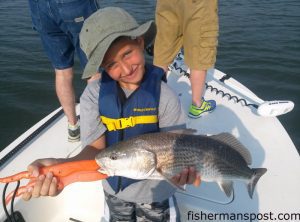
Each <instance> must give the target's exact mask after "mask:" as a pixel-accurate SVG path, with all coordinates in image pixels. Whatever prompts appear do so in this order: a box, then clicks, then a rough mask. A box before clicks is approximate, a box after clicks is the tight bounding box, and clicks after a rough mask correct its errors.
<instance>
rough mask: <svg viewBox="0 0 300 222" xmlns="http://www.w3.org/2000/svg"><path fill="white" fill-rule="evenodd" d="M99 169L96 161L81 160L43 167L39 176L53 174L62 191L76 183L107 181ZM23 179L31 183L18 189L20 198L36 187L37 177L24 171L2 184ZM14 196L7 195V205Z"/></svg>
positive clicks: (7, 178) (6, 178)
mask: <svg viewBox="0 0 300 222" xmlns="http://www.w3.org/2000/svg"><path fill="white" fill-rule="evenodd" d="M99 169H100V166H99V165H98V164H97V162H96V161H95V160H80V161H73V162H65V163H59V164H55V165H51V166H45V167H41V168H40V169H39V176H40V175H45V176H46V175H47V173H49V172H51V173H52V174H53V176H54V177H56V178H57V180H58V187H57V189H58V190H62V189H63V188H64V187H66V186H67V185H69V184H71V183H74V182H91V181H96V180H102V179H106V178H107V177H108V176H107V175H106V174H102V173H100V172H98V170H99ZM22 179H30V181H29V183H28V184H27V185H26V186H22V187H19V188H18V190H17V192H16V196H20V195H22V194H23V193H25V192H27V190H28V188H30V187H34V185H35V183H36V180H37V177H35V176H32V175H31V174H30V173H29V171H23V172H20V173H17V174H15V175H12V176H8V177H4V178H0V183H11V182H16V181H20V180H22ZM13 194H14V191H12V192H11V193H9V194H8V195H7V197H6V199H5V202H6V204H8V203H9V202H10V201H11V199H12V197H13Z"/></svg>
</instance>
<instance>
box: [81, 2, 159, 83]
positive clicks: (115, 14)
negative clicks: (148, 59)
mask: <svg viewBox="0 0 300 222" xmlns="http://www.w3.org/2000/svg"><path fill="white" fill-rule="evenodd" d="M155 34H156V28H155V24H154V22H153V21H148V22H146V23H144V24H142V25H139V24H138V23H137V22H136V20H135V19H134V18H133V17H132V16H131V15H130V14H129V13H127V12H126V11H125V10H124V9H121V8H117V7H107V8H103V9H99V10H98V11H96V12H95V13H94V14H92V15H91V16H90V17H89V18H87V20H86V21H85V22H84V24H83V26H82V29H81V32H80V36H79V38H80V47H81V49H82V50H83V51H84V53H85V54H86V57H87V59H88V62H87V64H86V66H85V69H84V71H83V75H82V78H83V79H86V78H89V77H91V76H92V75H94V74H95V73H96V72H97V71H98V69H99V67H100V65H101V63H102V60H103V58H104V55H105V53H106V51H107V50H108V48H109V46H110V45H111V43H112V42H113V41H114V40H115V39H117V38H118V37H120V36H128V37H138V36H143V37H144V40H145V46H147V45H148V44H150V43H151V42H152V41H153V39H154V37H155Z"/></svg>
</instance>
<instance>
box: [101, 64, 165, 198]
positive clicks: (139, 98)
mask: <svg viewBox="0 0 300 222" xmlns="http://www.w3.org/2000/svg"><path fill="white" fill-rule="evenodd" d="M164 77H165V74H164V72H163V70H162V69H161V68H158V67H156V66H153V65H146V66H145V74H144V77H143V80H142V82H141V85H140V87H139V88H138V89H136V90H135V91H134V92H133V93H132V94H131V95H130V96H129V97H128V98H126V97H125V94H124V92H123V90H122V89H121V88H120V86H119V84H118V83H117V82H116V81H115V80H113V79H112V78H111V77H110V76H109V75H108V74H107V73H106V72H103V73H102V78H101V80H100V81H101V85H100V92H99V113H100V117H101V119H102V122H103V123H104V124H105V125H106V126H107V128H108V130H107V131H106V133H105V138H106V146H107V147H109V146H111V145H113V144H115V143H117V142H119V141H122V140H126V139H129V138H131V137H133V136H137V135H141V134H145V133H150V132H157V131H159V125H158V106H159V99H160V88H161V81H162V79H163V78H164ZM148 117H149V118H153V117H154V118H155V119H156V121H150V123H145V122H144V121H142V122H140V123H138V124H132V119H135V118H137V119H145V118H148ZM105 119H109V120H110V121H111V120H112V122H113V123H115V124H112V125H111V126H110V125H109V124H108V123H105V121H104V120H105ZM110 121H109V122H110ZM133 122H134V121H133ZM143 122H144V123H143ZM146 122H147V121H146ZM118 128H119V129H118ZM107 181H108V183H109V184H110V186H111V187H112V189H113V190H114V191H115V192H116V193H118V192H119V191H120V190H123V189H125V188H126V187H127V186H129V185H130V184H132V183H135V182H138V181H139V180H134V179H130V178H126V177H119V176H113V177H109V178H108V179H107Z"/></svg>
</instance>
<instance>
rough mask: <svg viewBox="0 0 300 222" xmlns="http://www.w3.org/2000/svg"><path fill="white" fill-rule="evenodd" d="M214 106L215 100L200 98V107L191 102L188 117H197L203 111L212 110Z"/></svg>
mask: <svg viewBox="0 0 300 222" xmlns="http://www.w3.org/2000/svg"><path fill="white" fill-rule="evenodd" d="M215 108H216V101H215V100H207V101H206V100H204V98H202V104H201V107H198V106H195V105H194V104H192V105H191V106H190V108H189V117H191V118H194V119H196V118H199V117H201V115H202V114H203V113H205V112H212V111H213V110H214V109H215Z"/></svg>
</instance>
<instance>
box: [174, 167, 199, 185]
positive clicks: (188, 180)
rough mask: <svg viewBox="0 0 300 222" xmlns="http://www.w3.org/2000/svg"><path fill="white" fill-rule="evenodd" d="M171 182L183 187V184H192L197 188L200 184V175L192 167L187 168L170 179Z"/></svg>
mask: <svg viewBox="0 0 300 222" xmlns="http://www.w3.org/2000/svg"><path fill="white" fill-rule="evenodd" d="M172 182H173V183H175V184H177V185H179V186H183V185H185V184H194V186H199V185H200V183H201V180H200V175H199V174H197V171H196V169H195V168H194V167H188V168H186V169H184V170H183V171H182V172H181V173H180V174H178V175H176V176H174V177H173V178H172Z"/></svg>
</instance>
